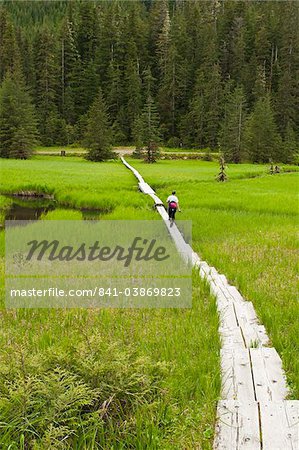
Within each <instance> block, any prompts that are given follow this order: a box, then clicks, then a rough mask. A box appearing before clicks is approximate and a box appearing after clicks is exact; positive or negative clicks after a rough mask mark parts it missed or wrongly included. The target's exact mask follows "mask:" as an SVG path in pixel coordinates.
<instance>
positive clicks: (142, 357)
mask: <svg viewBox="0 0 299 450" xmlns="http://www.w3.org/2000/svg"><path fill="white" fill-rule="evenodd" d="M1 175H2V177H1V184H0V192H1V193H2V194H4V193H14V192H24V191H27V192H28V191H34V192H40V193H47V194H52V195H54V196H55V199H56V200H57V208H56V209H55V210H53V211H50V212H48V213H47V214H46V215H44V216H43V219H78V218H80V217H81V211H80V210H79V209H78V208H87V209H88V208H90V209H98V210H99V211H100V218H102V219H107V218H109V219H153V218H156V219H159V217H158V215H157V214H156V213H155V212H154V211H153V209H152V206H151V203H150V202H149V201H148V199H147V198H146V196H142V195H141V194H139V193H138V191H137V189H136V181H135V179H134V177H133V176H132V174H131V173H130V172H129V171H128V170H126V169H125V168H124V167H123V166H122V165H121V164H120V163H116V162H115V163H114V162H111V163H103V164H95V163H91V162H87V161H84V160H82V159H80V158H75V157H74V158H67V159H63V158H59V157H55V156H49V157H42V156H37V157H35V158H34V159H33V160H30V161H13V160H3V161H2V162H1ZM12 201H13V200H12V199H11V198H8V197H4V196H0V208H1V212H2V214H1V218H2V221H3V220H4V216H5V209H6V208H9V205H10V203H11V202H12ZM70 208H71V209H70ZM0 235H1V240H2V244H3V235H4V232H3V230H2V231H0ZM1 273H2V274H3V245H2V254H1ZM2 292H3V291H2ZM0 322H1V324H0V330H1V331H0V347H1V350H0V447H1V448H7V449H8V448H9V449H10V450H19V449H34V450H36V449H40V450H45V449H78V450H79V449H80V450H81V449H87V450H89V449H90V450H91V449H105V450H106V449H112V448H113V449H120V450H121V449H129V448H131V449H139V450H143V449H145V448H146V449H150V450H151V449H153V450H155V449H157V450H158V449H163V450H164V449H165V450H167V449H169V450H170V449H171V450H172V449H177V450H180V449H182V448H184V449H190V450H192V449H195V448H203V449H210V448H211V442H212V438H213V429H214V420H215V405H216V401H217V399H218V397H219V392H220V375H219V338H218V332H217V329H218V316H217V312H216V307H215V302H214V299H213V298H211V297H210V296H209V293H208V289H207V287H206V286H205V284H204V283H203V282H202V281H201V280H200V279H199V278H198V275H196V274H194V276H193V308H192V309H191V310H174V309H173V310H94V311H90V310H83V309H76V310H70V311H64V310H33V309H32V310H22V309H20V310H5V309H2V310H1V311H0Z"/></svg>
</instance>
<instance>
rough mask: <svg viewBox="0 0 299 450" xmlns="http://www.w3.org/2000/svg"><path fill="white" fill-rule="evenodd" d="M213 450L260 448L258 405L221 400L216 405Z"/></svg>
mask: <svg viewBox="0 0 299 450" xmlns="http://www.w3.org/2000/svg"><path fill="white" fill-rule="evenodd" d="M213 448H214V450H244V449H248V450H261V442H260V431H259V416H258V405H257V403H256V402H251V403H248V402H246V403H241V402H239V401H233V400H222V401H220V402H219V403H218V406H217V425H216V437H215V441H214V447H213Z"/></svg>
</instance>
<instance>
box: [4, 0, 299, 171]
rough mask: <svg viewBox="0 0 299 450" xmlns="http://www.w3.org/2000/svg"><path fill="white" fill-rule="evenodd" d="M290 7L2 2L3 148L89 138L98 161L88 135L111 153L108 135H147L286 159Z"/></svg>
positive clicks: (220, 2)
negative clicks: (96, 128) (97, 126)
mask: <svg viewBox="0 0 299 450" xmlns="http://www.w3.org/2000/svg"><path fill="white" fill-rule="evenodd" d="M298 5H299V4H298V2H296V1H290V0H286V1H283V2H276V1H273V2H272V1H267V2H259V1H248V2H245V1H230V0H211V1H197V0H171V1H168V0H136V1H121V0H110V1H81V0H77V1H57V2H49V1H43V2H17V1H9V2H5V1H4V2H2V4H1V7H0V83H1V89H0V156H2V157H28V156H29V153H30V149H31V148H32V146H33V145H34V144H35V143H36V142H40V143H41V144H43V145H60V144H61V145H67V144H74V143H81V144H82V143H83V144H84V143H86V142H87V143H88V144H87V145H89V146H91V147H92V148H93V150H92V155H93V156H92V157H91V159H96V158H97V156H96V155H97V152H98V151H99V146H97V145H96V143H95V141H97V140H100V141H101V142H104V143H105V148H106V149H107V156H108V155H109V154H110V153H109V152H110V150H109V148H110V144H113V145H123V144H131V143H133V144H135V145H136V151H138V149H140V148H142V146H143V145H144V144H145V141H146V140H148V139H152V140H153V141H152V142H155V145H156V144H157V143H159V142H162V143H164V144H165V145H169V146H183V147H184V146H185V147H194V148H202V149H206V148H209V149H211V150H219V149H220V150H221V152H222V153H223V154H224V157H225V160H226V161H234V162H241V161H243V160H248V161H253V162H268V161H269V160H270V159H271V160H273V161H282V162H294V161H295V160H296V158H298V141H299V114H298V110H299V105H298V91H299V52H298V50H299V40H298V29H299V27H298V23H299V22H298V17H299V16H298V14H299V11H298ZM149 116H150V117H151V119H152V122H151V124H149V121H148V118H149ZM97 120H98V121H101V123H100V127H99V129H98V130H97V132H96V133H95V134H96V136H94V133H93V131H94V130H95V125H96V123H99V122H98V121H97ZM91 147H90V148H91Z"/></svg>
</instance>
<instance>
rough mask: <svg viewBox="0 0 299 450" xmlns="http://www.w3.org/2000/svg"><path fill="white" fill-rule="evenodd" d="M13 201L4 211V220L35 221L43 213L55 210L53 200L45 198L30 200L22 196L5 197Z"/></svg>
mask: <svg viewBox="0 0 299 450" xmlns="http://www.w3.org/2000/svg"><path fill="white" fill-rule="evenodd" d="M7 197H9V198H12V199H13V202H12V204H11V205H10V207H9V208H8V209H7V210H6V214H5V220H37V219H39V218H40V216H41V215H42V214H43V213H47V212H48V211H52V210H54V209H55V207H56V204H55V201H54V200H49V199H45V198H35V197H34V198H31V197H22V196H18V197H15V196H10V195H9V196H7Z"/></svg>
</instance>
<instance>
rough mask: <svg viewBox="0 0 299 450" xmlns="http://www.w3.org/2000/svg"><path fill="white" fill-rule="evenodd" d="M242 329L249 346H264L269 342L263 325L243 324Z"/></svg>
mask: <svg viewBox="0 0 299 450" xmlns="http://www.w3.org/2000/svg"><path fill="white" fill-rule="evenodd" d="M241 329H242V334H243V337H244V340H245V343H246V347H247V348H253V347H262V346H266V345H268V344H269V337H268V335H267V333H266V330H265V327H264V326H263V325H255V324H245V325H244V324H242V325H241Z"/></svg>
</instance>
